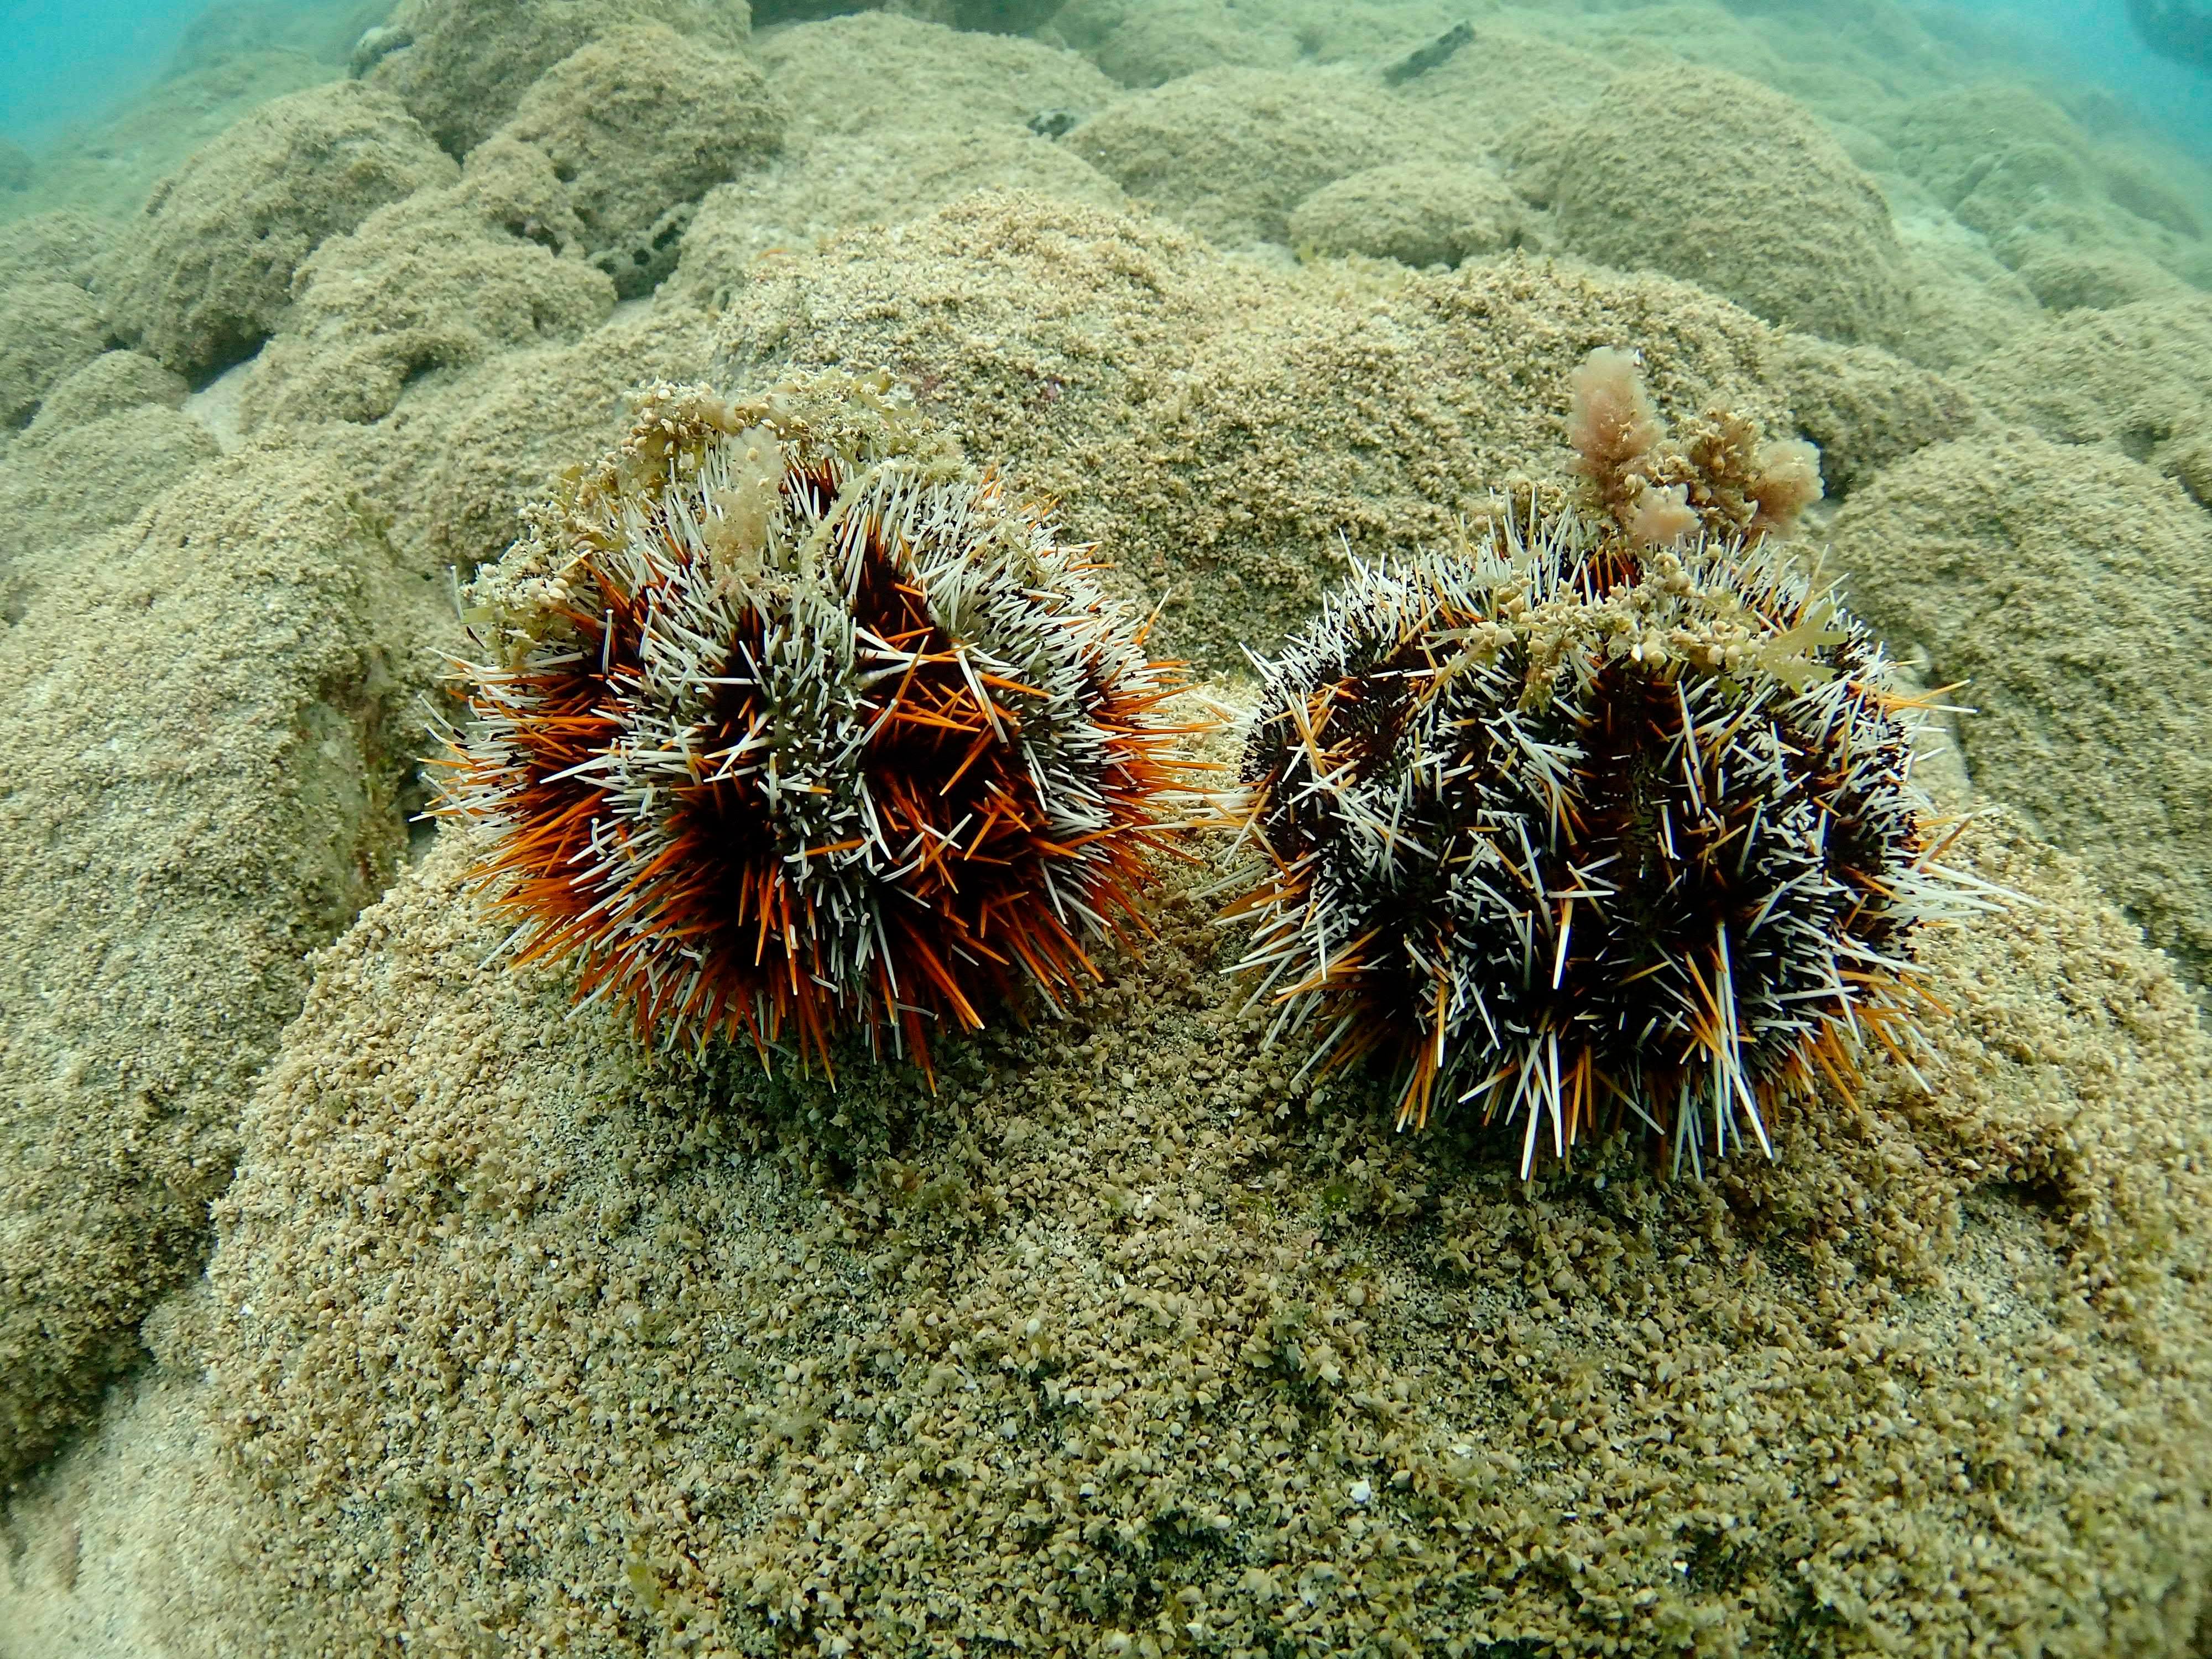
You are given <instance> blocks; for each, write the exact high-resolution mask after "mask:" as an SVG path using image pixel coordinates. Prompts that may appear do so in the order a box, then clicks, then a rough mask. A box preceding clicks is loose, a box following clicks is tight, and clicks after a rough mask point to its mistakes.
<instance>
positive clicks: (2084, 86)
mask: <svg viewBox="0 0 2212 1659" xmlns="http://www.w3.org/2000/svg"><path fill="white" fill-rule="evenodd" d="M516 3H518V4H520V3H525V0H516ZM1408 3H1409V5H1419V7H1420V9H1422V10H1424V11H1428V10H1433V9H1434V8H1433V7H1432V6H1431V5H1428V4H1425V3H1423V0H1408ZM1854 4H1857V5H1860V6H1863V7H1864V8H1865V9H1869V10H1873V9H1887V6H1886V5H1885V4H1884V3H1883V0H1846V3H1845V4H1844V6H1843V7H1842V9H1841V11H1840V12H1839V11H1838V8H1837V7H1835V6H1833V5H1830V4H1822V5H1820V6H1818V7H1817V8H1816V7H1813V6H1809V5H1800V4H1798V3H1796V0H1735V5H1734V9H1737V10H1741V11H1743V12H1747V13H1759V12H1772V11H1783V12H1801V13H1802V15H1803V16H1804V17H1805V18H1806V19H1807V21H1806V25H1805V27H1807V28H1808V30H1814V31H1817V30H1819V29H1820V27H1822V26H1821V23H1820V21H1819V20H1820V19H1821V18H1823V17H1826V18H1830V19H1834V18H1837V17H1838V16H1839V15H1840V16H1848V15H1849V13H1850V10H1851V9H1853V7H1854ZM2197 4H2198V6H2199V11H2200V15H2201V17H2202V20H2203V21H2202V27H2203V29H2204V30H2205V31H2206V33H2207V35H2208V37H2212V0H2197ZM779 9H782V10H786V11H791V12H793V13H794V14H795V15H822V14H823V12H824V11H826V10H829V9H832V8H829V7H823V6H820V5H816V4H811V3H809V4H805V5H798V4H792V3H786V4H784V5H783V6H782V7H781V8H779V6H778V4H777V3H776V0H763V3H761V4H758V5H757V6H756V7H755V15H756V21H757V22H759V23H762V24H767V23H769V22H772V21H775V17H776V15H777V13H778V11H779ZM848 9H854V10H860V9H865V8H863V7H860V6H854V7H850V8H848ZM1315 9H1316V10H1322V9H1325V6H1322V5H1317V6H1316V8H1315ZM1495 9H1497V8H1496V7H1495V5H1494V4H1489V3H1474V4H1470V5H1469V6H1468V8H1467V10H1468V14H1469V15H1470V16H1472V17H1474V18H1475V19H1477V20H1479V19H1480V17H1481V16H1482V15H1484V14H1486V13H1487V12H1490V11H1493V10H1495ZM1516 9H1524V10H1531V11H1542V10H1546V9H1553V8H1552V7H1548V6H1547V5H1544V4H1541V3H1538V4H1534V5H1528V6H1525V7H1522V8H1516ZM1557 9H1559V10H1564V11H1570V12H1593V11H1607V10H1630V9H1634V8H1633V7H1632V5H1628V4H1608V3H1602V0H1600V3H1588V0H1583V3H1575V0H1563V3H1559V5H1558V6H1557ZM1903 9H1905V11H1907V12H1908V13H1911V14H1915V15H1918V16H1919V18H1920V19H1921V21H1923V23H1924V24H1925V25H1926V26H1927V27H1929V31H1930V32H1931V33H1934V34H1936V36H1937V37H1938V38H1941V39H1946V40H1949V41H1951V42H1952V43H1953V44H1954V45H1955V46H1959V47H1960V48H1961V56H1962V58H1964V59H1965V60H1966V62H1968V63H1974V62H1975V61H1976V60H1981V61H1980V64H1979V65H1978V66H1980V67H1984V68H1986V69H1987V70H1990V71H1991V72H2004V71H2008V70H2015V69H2021V68H2024V69H2026V70H2027V72H2028V74H2029V75H2030V76H2032V77H2035V78H2040V79H2042V80H2043V81H2045V83H2046V85H2047V86H2048V87H2049V88H2051V90H2053V91H2055V92H2056V93H2057V94H2058V95H2059V101H2061V102H2062V103H2064V104H2067V105H2068V106H2069V107H2072V108H2073V109H2074V111H2075V113H2076V114H2077V115H2081V114H2082V113H2083V110H2082V108H2081V106H2083V105H2085V104H2101V105H2102V106H2104V107H2105V108H2106V110H2107V111H2108V112H2110V111H2119V112H2124V113H2125V114H2126V115H2127V116H2128V117H2130V118H2133V119H2134V120H2136V121H2139V122H2141V123H2142V125H2145V126H2147V127H2148V128H2150V129H2151V130H2153V131H2156V132H2159V133H2160V134H2161V135H2163V136H2164V137H2167V138H2168V139H2170V140H2172V141H2173V142H2176V143H2179V144H2180V145H2182V146H2184V147H2185V148H2186V149H2189V150H2190V151H2191V152H2192V153H2194V154H2195V155H2197V156H2198V157H2199V158H2200V159H2203V160H2206V161H2212V74H2208V73H2207V72H2205V71H2203V70H2197V69H2192V68H2191V67H2189V66H2186V65H2185V64H2177V63H2174V62H2171V61H2169V60H2168V59H2166V58H2161V57H2160V56H2159V55H2157V54H2156V53H2154V52H2152V51H2150V50H2149V49H2148V47H2147V46H2145V44H2144V42H2143V41H2142V38H2141V37H2140V36H2139V34H2138V33H2137V32H2136V29H2135V28H2134V27H2133V26H2132V25H2131V24H2130V20H2129V15H2128V9H2127V0H1941V3H1929V0H1905V4H1904V7H1903ZM1031 10H1032V12H1034V10H1035V9H1034V8H1032V9H1031ZM378 21H381V14H380V9H379V7H378V6H377V5H376V4H374V0H370V3H363V0H223V3H218V4H216V5H213V6H210V5H207V4H205V3H204V0H17V3H15V4H11V5H6V6H0V137H4V138H6V139H8V140H9V141H10V142H12V143H15V144H18V145H21V146H22V147H23V148H24V149H28V150H30V151H31V152H32V153H33V155H36V154H37V153H38V152H39V151H40V150H41V149H44V148H46V147H48V146H50V145H52V143H54V142H55V141H56V140H58V139H59V138H61V137H64V135H66V134H68V133H70V131H72V130H73V129H79V128H82V127H83V126H84V125H87V124H88V123H93V122H96V121H98V120H100V119H101V118H104V117H110V116H112V115H114V114H116V113H117V112H118V110H119V109H120V108H121V107H122V106H125V105H127V104H128V103H129V102H130V101H131V100H134V99H137V98H139V97H142V96H143V94H145V93H146V92H147V91H148V89H149V88H152V87H153V86H154V85H155V83H156V82H159V81H160V80H161V79H162V78H163V77H164V76H167V75H170V74H173V73H176V72H178V71H179V70H181V69H188V68H191V67H192V66H194V65H195V64H198V63H201V62H204V60H205V59H206V58H208V57H209V56H210V55H211V54H218V53H220V52H223V51H225V50H232V49H237V48H240V47H249V46H252V45H253V44H255V43H257V42H267V43H270V44H282V45H285V46H291V47H293V48H295V49H296V50H302V51H307V52H312V53H313V54H314V55H315V56H317V57H319V58H325V60H327V61H330V62H331V67H332V72H333V73H334V74H336V73H339V72H342V70H343V61H344V56H345V47H346V45H347V44H349V41H350V40H351V38H352V37H353V36H354V35H355V34H357V33H358V32H359V31H360V30H361V29H362V28H366V27H369V26H371V25H373V24H374V23H376V22H378ZM2208 53H2212V46H2208ZM2007 60H2010V61H2009V62H2008V61H2007ZM2089 113H2090V115H2091V116H2092V120H2091V123H2090V124H2091V125H2097V123H2096V122H2095V120H2094V119H2093V116H2094V113H2095V112H2094V111H2090V112H2089Z"/></svg>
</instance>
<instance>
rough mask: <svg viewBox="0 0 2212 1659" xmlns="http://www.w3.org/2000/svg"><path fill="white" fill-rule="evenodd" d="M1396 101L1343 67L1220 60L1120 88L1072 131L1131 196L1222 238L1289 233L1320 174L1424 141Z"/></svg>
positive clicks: (1280, 237) (1230, 242) (1336, 175)
mask: <svg viewBox="0 0 2212 1659" xmlns="http://www.w3.org/2000/svg"><path fill="white" fill-rule="evenodd" d="M1424 141H1425V131H1424V130H1423V129H1422V128H1421V126H1420V125H1419V123H1417V122H1416V121H1414V120H1413V118H1411V116H1410V115H1409V114H1408V113H1407V112H1406V111H1405V110H1404V109H1403V108H1402V107H1401V106H1399V105H1397V104H1396V103H1395V102H1393V101H1391V100H1389V98H1387V97H1386V96H1385V95H1384V94H1382V93H1380V92H1378V91H1376V90H1375V89H1374V88H1370V87H1369V86H1368V85H1366V84H1365V83H1364V82H1360V81H1357V80H1353V79H1352V78H1350V77H1348V76H1347V77H1345V78H1344V79H1343V80H1342V82H1340V84H1337V85H1334V86H1332V87H1331V88H1330V89H1329V92H1328V95H1327V96H1325V97H1317V96H1316V95H1315V94H1314V90H1313V88H1312V86H1311V83H1310V82H1309V81H1308V80H1307V79H1306V78H1305V77H1304V76H1289V75H1281V74H1277V73H1273V72H1271V71H1269V70H1249V69H1223V70H1209V71H1207V72H1206V73H1205V74H1202V75H1195V76H1189V77H1188V78H1187V79H1184V80H1180V81H1173V82H1169V83H1168V84H1167V85H1165V86H1164V87H1161V88H1158V90H1156V91H1152V92H1148V93H1143V94H1138V95H1137V96H1135V97H1133V98H1128V99H1125V100H1122V101H1121V102H1120V103H1118V104H1115V106H1112V107H1111V108H1109V109H1108V110H1106V111H1105V112H1103V113H1102V114H1100V115H1098V116H1097V117H1095V118H1092V119H1091V120H1089V121H1086V122H1085V123H1084V124H1083V125H1081V126H1079V127H1078V128H1076V130H1075V131H1073V133H1071V134H1070V135H1069V136H1068V137H1067V140H1066V142H1067V143H1068V145H1069V147H1070V148H1071V149H1073V150H1074V151H1075V152H1076V154H1077V155H1080V156H1082V157H1083V159H1084V160H1085V161H1089V162H1090V163H1091V165H1092V166H1094V167H1097V168H1098V169H1099V171H1101V172H1102V173H1106V174H1108V175H1109V176H1110V177H1111V178H1113V179H1115V180H1116V181H1117V182H1119V183H1120V185H1121V187H1122V188H1123V189H1124V190H1126V191H1128V192H1129V193H1130V194H1131V195H1132V196H1136V197H1142V198H1143V199H1145V200H1146V201H1149V202H1152V203H1153V204H1156V205H1157V206H1158V208H1159V209H1161V210H1163V211H1164V212H1166V213H1167V214H1169V215H1170V216H1172V217H1174V218H1176V219H1179V220H1181V221H1182V222H1183V223H1185V224H1187V225H1188V226H1190V227H1191V228H1192V229H1194V230H1196V231H1198V232H1199V233H1200V234H1202V235H1205V236H1207V237H1210V238H1212V240H1214V241H1216V242H1219V243H1221V244H1223V245H1224V246H1231V247H1234V246H1240V245H1242V244H1243V243H1246V242H1251V241H1255V240H1263V241H1271V242H1286V241H1288V240H1290V214H1291V209H1293V208H1295V207H1296V206H1297V204H1299V203H1300V202H1302V201H1304V199H1305V198H1306V197H1309V196H1310V195H1312V194H1313V193H1314V191H1317V190H1319V189H1320V188H1321V187H1322V185H1328V184H1332V183H1334V182H1335V181H1336V180H1337V179H1342V178H1345V177H1346V176H1347V175H1349V174H1351V173H1358V172H1361V171H1363V170H1364V169H1365V168H1368V167H1378V166H1381V165H1383V163H1385V162H1389V161H1403V160H1406V159H1407V158H1408V156H1409V155H1419V154H1420V153H1421V152H1422V151H1423V149H1425V142H1424Z"/></svg>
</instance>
